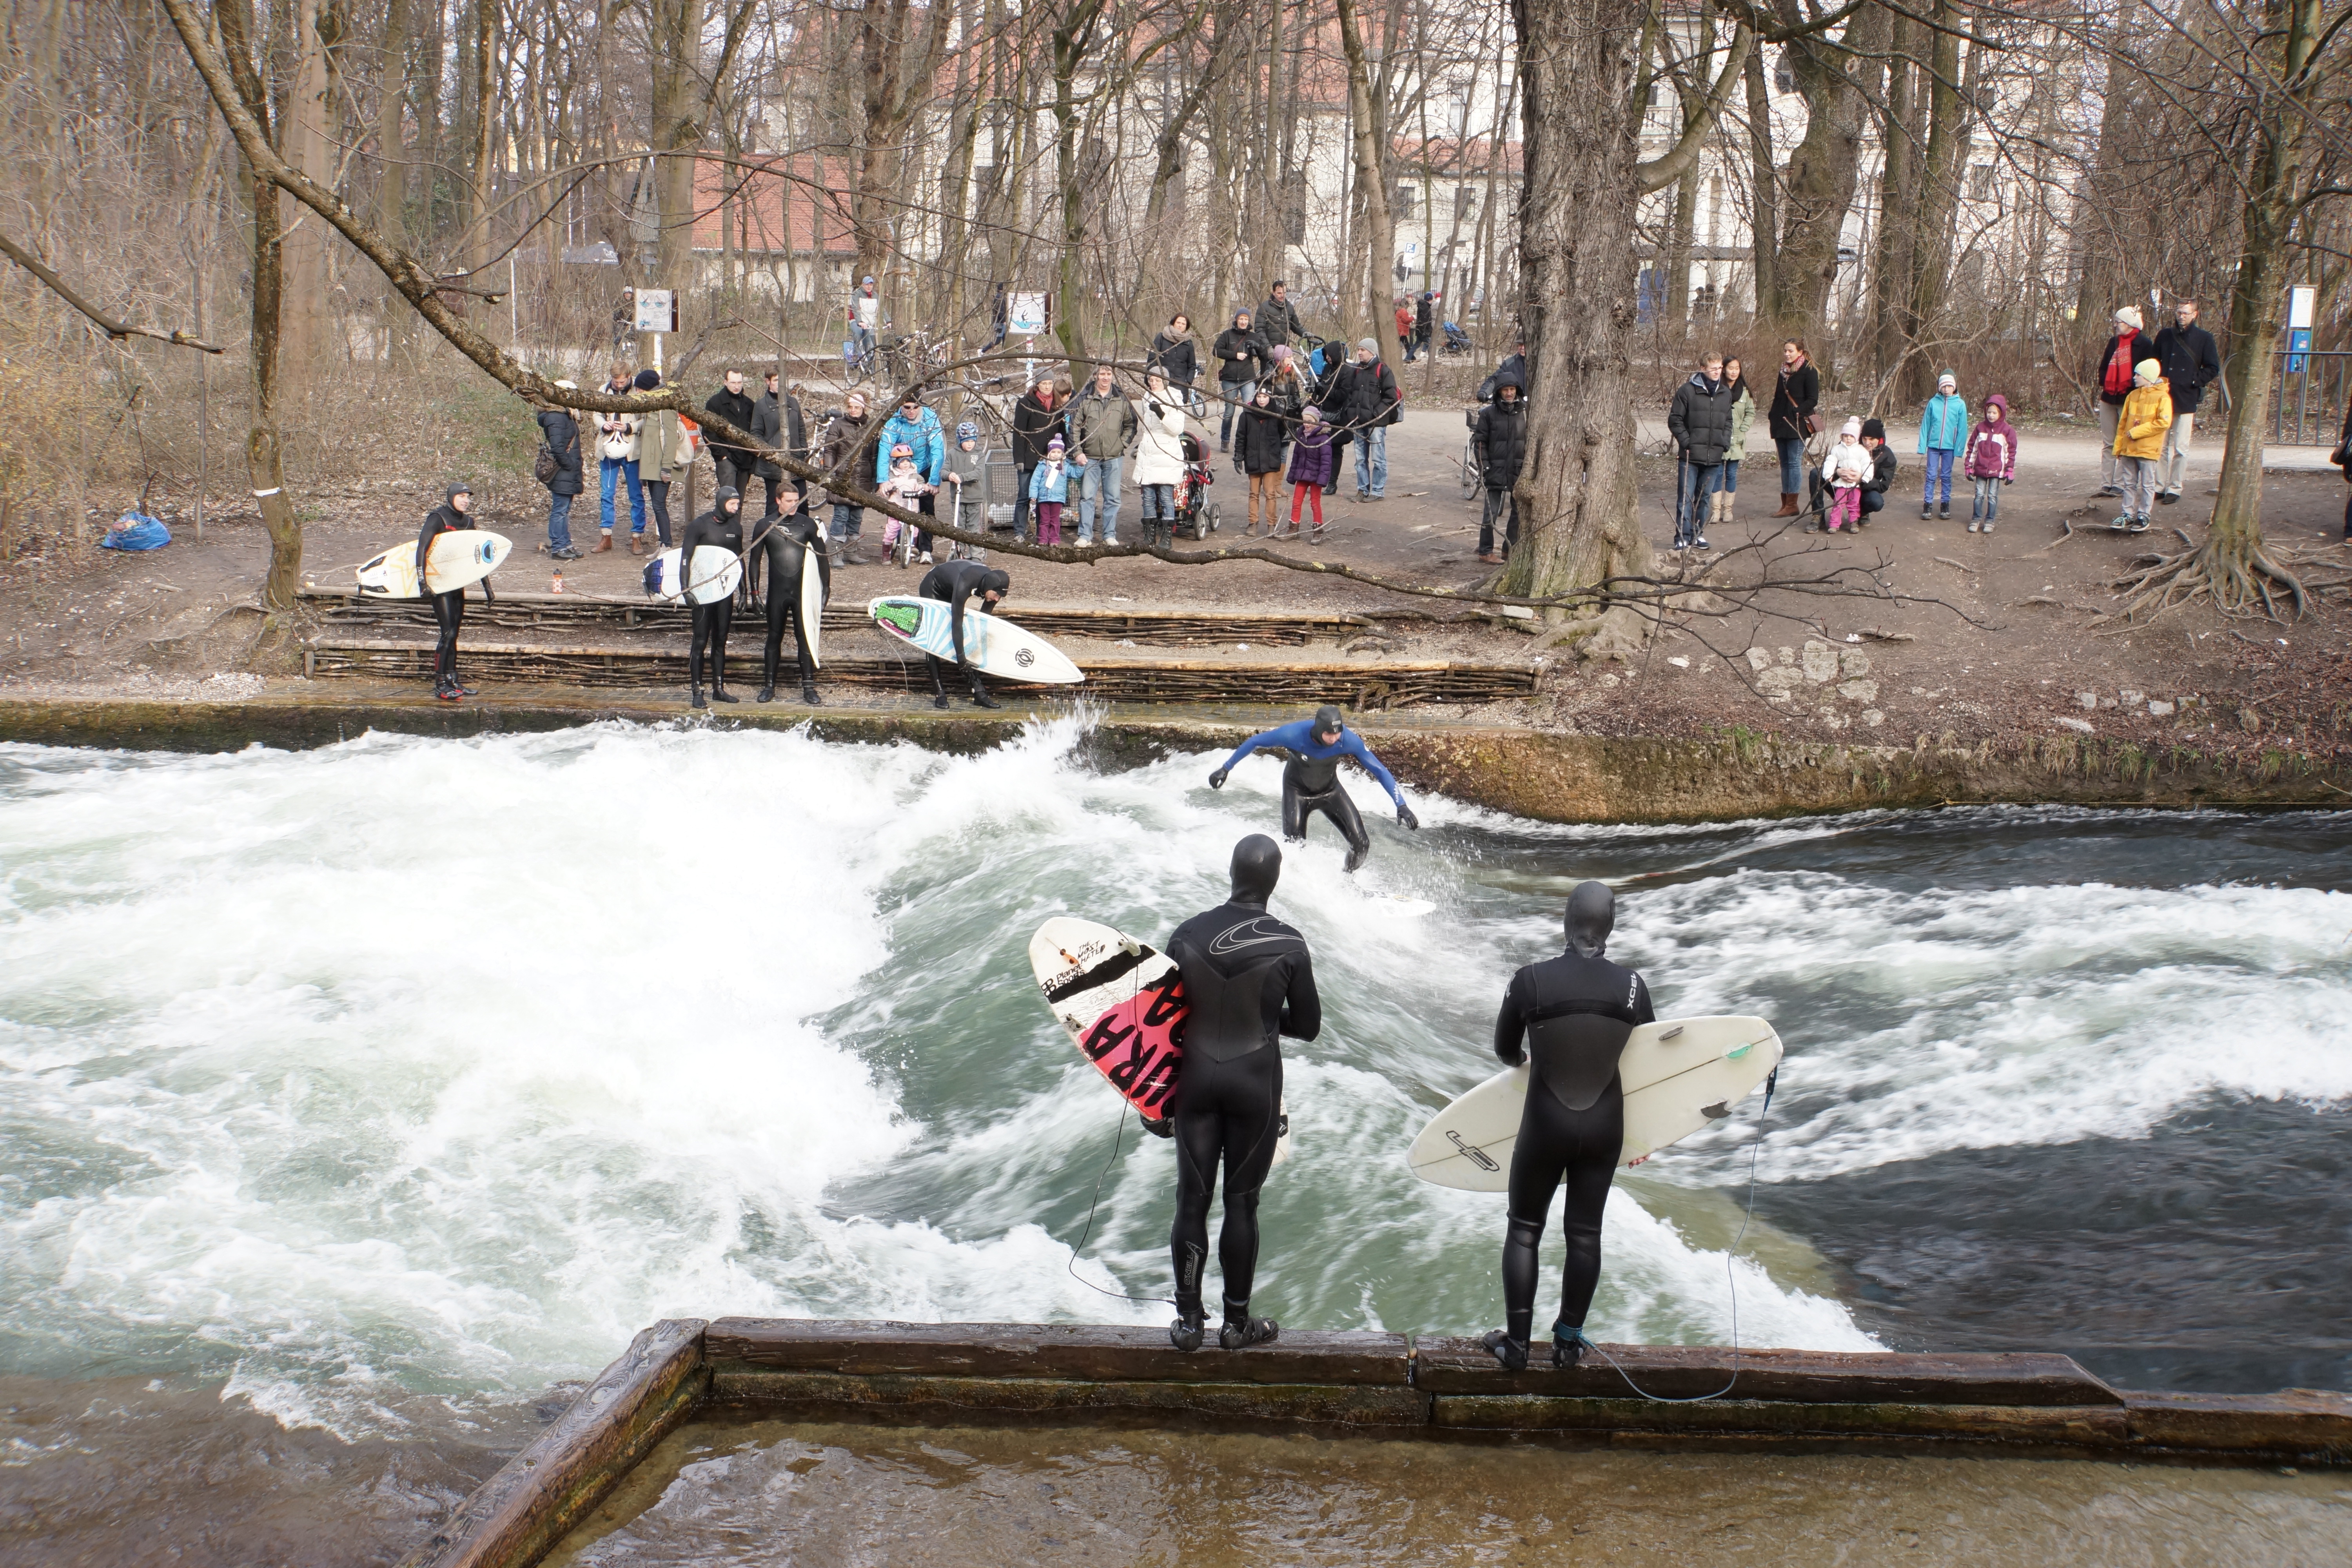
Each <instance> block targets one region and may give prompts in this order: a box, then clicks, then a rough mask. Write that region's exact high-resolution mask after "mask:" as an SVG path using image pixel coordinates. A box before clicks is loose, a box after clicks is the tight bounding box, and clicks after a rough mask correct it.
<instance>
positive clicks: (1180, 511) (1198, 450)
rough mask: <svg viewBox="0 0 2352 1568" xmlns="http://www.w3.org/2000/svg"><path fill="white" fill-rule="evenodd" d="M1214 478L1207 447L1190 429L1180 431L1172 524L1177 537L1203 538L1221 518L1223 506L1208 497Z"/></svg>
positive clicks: (1214, 473)
mask: <svg viewBox="0 0 2352 1568" xmlns="http://www.w3.org/2000/svg"><path fill="white" fill-rule="evenodd" d="M1216 482H1217V476H1216V471H1215V470H1214V469H1213V468H1210V467H1209V455H1208V448H1207V447H1203V446H1202V444H1201V438H1200V437H1198V436H1195V435H1193V434H1192V432H1191V431H1190V430H1187V431H1186V432H1184V477H1183V478H1182V479H1179V480H1177V481H1176V527H1175V530H1174V531H1175V533H1176V536H1177V537H1178V538H1180V539H1206V538H1208V537H1209V535H1211V534H1213V533H1214V532H1216V531H1217V529H1218V527H1219V525H1220V524H1222V523H1223V521H1224V515H1223V508H1221V507H1219V506H1218V505H1217V503H1216V502H1215V501H1213V500H1209V499H1208V489H1209V487H1210V486H1211V485H1213V484H1215V483H1216Z"/></svg>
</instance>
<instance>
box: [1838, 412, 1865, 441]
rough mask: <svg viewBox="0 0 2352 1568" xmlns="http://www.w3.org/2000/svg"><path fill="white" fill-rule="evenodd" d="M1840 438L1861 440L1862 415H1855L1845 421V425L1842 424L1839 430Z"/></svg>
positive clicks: (1842, 439) (1843, 439)
mask: <svg viewBox="0 0 2352 1568" xmlns="http://www.w3.org/2000/svg"><path fill="white" fill-rule="evenodd" d="M1838 439H1839V440H1841V441H1859V440H1861V439H1862V416H1861V415H1859V414H1857V415H1854V416H1853V417H1852V418H1850V419H1848V420H1847V421H1846V422H1845V424H1844V425H1843V426H1842V427H1841V428H1840V429H1839V431H1838Z"/></svg>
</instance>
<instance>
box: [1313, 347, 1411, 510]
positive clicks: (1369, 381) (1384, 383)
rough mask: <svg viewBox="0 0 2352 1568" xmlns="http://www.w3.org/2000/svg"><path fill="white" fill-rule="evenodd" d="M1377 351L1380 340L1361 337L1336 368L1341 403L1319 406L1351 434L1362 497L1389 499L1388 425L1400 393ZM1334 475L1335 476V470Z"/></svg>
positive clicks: (1396, 413) (1397, 412)
mask: <svg viewBox="0 0 2352 1568" xmlns="http://www.w3.org/2000/svg"><path fill="white" fill-rule="evenodd" d="M1380 353H1381V346H1380V344H1378V343H1376V342H1373V341H1372V340H1371V339H1370V338H1359V339H1358V340H1357V341H1356V357H1355V358H1354V359H1353V360H1352V361H1350V362H1349V364H1348V366H1347V368H1346V369H1345V370H1343V371H1341V372H1340V373H1339V406H1338V407H1337V408H1336V409H1335V408H1333V407H1332V406H1331V405H1328V404H1326V405H1323V413H1324V416H1325V417H1326V418H1327V419H1328V420H1330V421H1331V422H1332V423H1334V424H1338V425H1341V426H1346V427H1347V428H1348V429H1349V431H1351V432H1352V433H1353V434H1354V437H1355V447H1356V499H1357V500H1360V501H1378V500H1387V499H1388V488H1389V426H1391V425H1393V424H1395V423H1396V422H1397V421H1398V420H1399V419H1400V418H1402V416H1403V413H1404V395H1403V394H1402V393H1401V392H1400V391H1398V389H1397V379H1396V373H1395V372H1394V371H1392V370H1391V369H1390V368H1389V367H1388V366H1387V365H1385V364H1383V363H1381V358H1380ZM1334 455H1335V456H1336V454H1334ZM1335 468H1336V465H1335ZM1333 477H1334V479H1336V478H1337V474H1336V472H1335V474H1334V476H1333Z"/></svg>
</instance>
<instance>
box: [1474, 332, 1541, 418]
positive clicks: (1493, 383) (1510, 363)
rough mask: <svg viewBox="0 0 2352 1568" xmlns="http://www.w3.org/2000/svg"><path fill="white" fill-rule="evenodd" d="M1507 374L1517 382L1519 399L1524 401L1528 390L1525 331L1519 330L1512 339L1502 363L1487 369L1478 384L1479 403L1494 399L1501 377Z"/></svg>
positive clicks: (1501, 380) (1526, 398)
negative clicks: (1509, 349)
mask: <svg viewBox="0 0 2352 1568" xmlns="http://www.w3.org/2000/svg"><path fill="white" fill-rule="evenodd" d="M1505 376H1509V377H1510V378H1511V379H1512V380H1514V381H1516V382H1517V383H1518V384H1519V401H1520V402H1522V403H1525V402H1526V401H1527V400H1528V391H1529V388H1528V335H1527V333H1525V332H1521V333H1520V334H1519V335H1518V336H1517V338H1515V339H1513V340H1512V347H1511V352H1510V353H1508V354H1507V355H1506V356H1504V359H1503V363H1500V364H1498V365H1496V367H1495V368H1494V369H1493V370H1492V371H1489V372H1488V373H1487V374H1486V380H1484V381H1482V382H1480V383H1479V384H1478V401H1479V402H1481V403H1492V402H1493V401H1494V400H1495V393H1496V389H1497V388H1498V387H1500V386H1501V385H1502V384H1503V378H1504V377H1505Z"/></svg>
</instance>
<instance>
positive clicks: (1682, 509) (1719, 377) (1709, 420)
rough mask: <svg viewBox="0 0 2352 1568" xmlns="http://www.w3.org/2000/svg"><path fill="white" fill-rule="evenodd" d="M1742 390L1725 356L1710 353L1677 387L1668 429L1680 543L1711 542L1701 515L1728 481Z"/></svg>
mask: <svg viewBox="0 0 2352 1568" xmlns="http://www.w3.org/2000/svg"><path fill="white" fill-rule="evenodd" d="M1737 400H1738V394H1737V393H1736V392H1734V390H1733V389H1732V388H1731V386H1730V385H1729V384H1727V383H1726V382H1725V381H1724V379H1723V356H1722V355H1721V354H1718V353H1710V354H1708V355H1707V356H1706V359H1704V360H1702V361H1701V362H1700V363H1699V368H1698V369H1697V370H1696V371H1694V372H1693V373H1692V374H1691V378H1690V379H1689V380H1688V381H1685V382H1684V383H1683V384H1681V385H1680V386H1678V387H1676V388H1675V401H1674V406H1673V407H1671V408H1669V409H1668V410H1667V411H1666V432H1667V434H1669V435H1671V436H1672V437H1674V438H1675V455H1676V461H1675V549H1676V550H1678V551H1680V550H1705V549H1706V548H1707V542H1706V523H1704V522H1703V521H1700V518H1699V512H1700V510H1701V507H1702V500H1703V498H1705V497H1707V496H1711V495H1713V494H1714V493H1715V489H1716V487H1717V485H1718V484H1720V483H1722V481H1723V455H1724V453H1725V452H1727V451H1728V450H1730V448H1731V405H1732V404H1733V403H1734V402H1736V401H1737Z"/></svg>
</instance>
